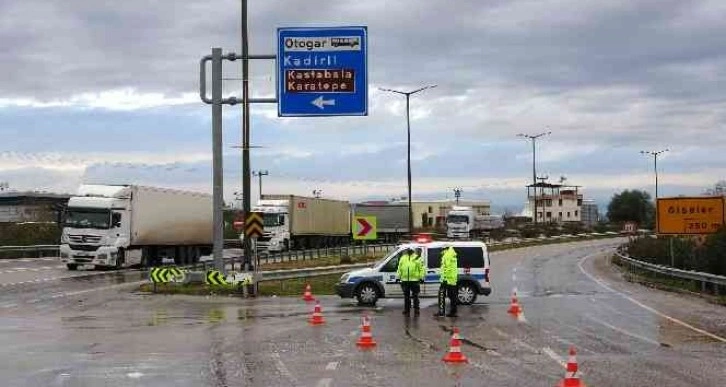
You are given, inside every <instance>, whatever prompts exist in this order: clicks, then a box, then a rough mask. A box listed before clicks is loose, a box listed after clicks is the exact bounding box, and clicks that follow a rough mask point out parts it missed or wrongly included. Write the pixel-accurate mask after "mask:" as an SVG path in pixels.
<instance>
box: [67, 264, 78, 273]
mask: <svg viewBox="0 0 726 387" xmlns="http://www.w3.org/2000/svg"><path fill="white" fill-rule="evenodd" d="M66 267H67V268H68V270H70V271H75V270H78V265H76V264H75V263H69V264H67V265H66Z"/></svg>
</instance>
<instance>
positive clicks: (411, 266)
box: [397, 248, 424, 316]
mask: <svg viewBox="0 0 726 387" xmlns="http://www.w3.org/2000/svg"><path fill="white" fill-rule="evenodd" d="M397 274H398V278H399V279H400V280H401V288H402V289H403V303H404V306H403V314H405V315H409V314H411V296H412V295H413V311H414V314H416V315H417V316H418V315H419V300H418V294H419V293H420V292H421V284H420V282H421V281H423V278H424V267H423V261H422V260H421V258H420V257H419V256H418V255H416V253H415V252H414V251H413V249H410V248H409V249H407V250H406V252H405V253H403V255H401V258H400V259H399V260H398V270H397Z"/></svg>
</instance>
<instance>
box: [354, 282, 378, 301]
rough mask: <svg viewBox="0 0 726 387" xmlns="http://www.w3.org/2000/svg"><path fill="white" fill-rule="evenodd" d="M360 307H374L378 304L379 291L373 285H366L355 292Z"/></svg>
mask: <svg viewBox="0 0 726 387" xmlns="http://www.w3.org/2000/svg"><path fill="white" fill-rule="evenodd" d="M355 297H356V298H357V299H358V304H359V305H365V306H374V305H376V302H378V289H376V287H375V286H373V284H371V283H364V284H362V285H361V286H359V287H358V289H357V290H356V292H355Z"/></svg>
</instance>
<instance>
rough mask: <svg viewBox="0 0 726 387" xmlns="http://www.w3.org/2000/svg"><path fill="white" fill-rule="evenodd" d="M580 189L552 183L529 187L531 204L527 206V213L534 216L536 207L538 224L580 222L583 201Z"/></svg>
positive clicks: (528, 195)
mask: <svg viewBox="0 0 726 387" xmlns="http://www.w3.org/2000/svg"><path fill="white" fill-rule="evenodd" d="M578 188H579V186H566V185H562V184H550V183H537V184H536V185H534V186H532V185H529V186H527V197H528V200H529V202H528V203H527V206H525V211H527V212H528V213H529V215H530V216H532V212H533V211H532V209H534V208H535V207H536V209H537V223H551V222H554V223H563V222H580V221H582V203H583V199H582V194H581V193H580V192H579V191H578ZM535 195H536V197H537V202H536V206H535Z"/></svg>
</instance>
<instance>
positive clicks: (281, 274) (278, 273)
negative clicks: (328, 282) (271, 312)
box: [258, 262, 373, 282]
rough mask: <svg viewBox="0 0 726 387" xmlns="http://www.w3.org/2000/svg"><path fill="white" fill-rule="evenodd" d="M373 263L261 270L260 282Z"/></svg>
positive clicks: (333, 272)
mask: <svg viewBox="0 0 726 387" xmlns="http://www.w3.org/2000/svg"><path fill="white" fill-rule="evenodd" d="M372 264H373V263H372V262H370V263H355V264H351V265H336V266H323V267H311V268H305V269H292V270H268V271H261V272H260V274H261V277H262V278H261V279H260V280H259V281H258V282H264V281H280V280H287V279H293V278H310V277H319V276H324V275H328V274H340V273H345V272H348V271H350V270H353V269H361V268H364V267H370V266H371V265H372Z"/></svg>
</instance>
